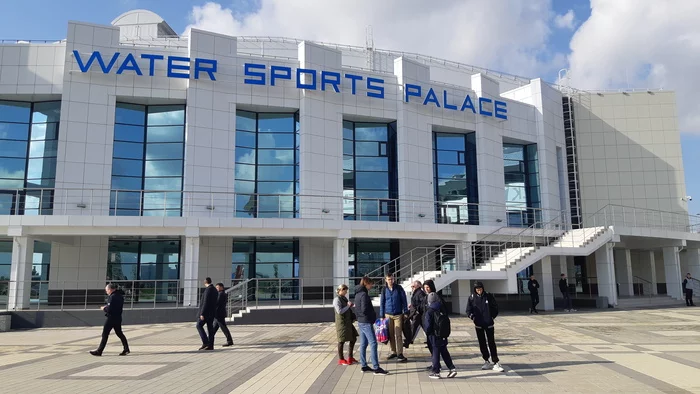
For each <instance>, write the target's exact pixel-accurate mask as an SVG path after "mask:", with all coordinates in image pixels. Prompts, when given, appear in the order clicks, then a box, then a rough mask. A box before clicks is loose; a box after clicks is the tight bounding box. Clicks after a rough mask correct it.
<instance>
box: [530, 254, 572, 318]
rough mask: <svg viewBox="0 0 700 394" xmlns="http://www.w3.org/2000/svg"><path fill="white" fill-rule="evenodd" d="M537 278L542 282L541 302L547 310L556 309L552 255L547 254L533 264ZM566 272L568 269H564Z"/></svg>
mask: <svg viewBox="0 0 700 394" xmlns="http://www.w3.org/2000/svg"><path fill="white" fill-rule="evenodd" d="M532 270H533V272H534V274H535V279H537V281H538V282H540V293H539V294H540V302H541V305H542V306H543V307H544V310H545V311H553V310H554V277H553V275H552V257H551V256H547V257H545V258H543V259H542V260H540V261H538V262H536V263H535V264H534V265H533V266H532ZM564 272H566V271H564ZM559 275H561V274H559ZM559 275H557V276H559Z"/></svg>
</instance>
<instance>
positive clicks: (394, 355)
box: [386, 353, 398, 360]
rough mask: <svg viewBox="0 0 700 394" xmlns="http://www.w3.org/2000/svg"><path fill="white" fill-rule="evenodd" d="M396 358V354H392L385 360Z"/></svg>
mask: <svg viewBox="0 0 700 394" xmlns="http://www.w3.org/2000/svg"><path fill="white" fill-rule="evenodd" d="M396 357H398V356H397V355H396V353H392V354H390V355H389V357H387V358H386V359H387V360H391V359H394V358H396Z"/></svg>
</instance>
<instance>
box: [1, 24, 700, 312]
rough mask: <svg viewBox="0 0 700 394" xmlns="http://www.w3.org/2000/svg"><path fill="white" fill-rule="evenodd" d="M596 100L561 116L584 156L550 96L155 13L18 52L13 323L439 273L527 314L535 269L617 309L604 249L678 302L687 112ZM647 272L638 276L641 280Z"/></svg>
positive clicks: (648, 96) (7, 211)
mask: <svg viewBox="0 0 700 394" xmlns="http://www.w3.org/2000/svg"><path fill="white" fill-rule="evenodd" d="M144 37H148V38H144ZM98 56H99V58H98ZM363 62H364V63H363ZM475 71H480V72H475ZM584 95H585V97H587V98H588V100H589V101H586V100H584V99H582V98H581V95H578V96H572V95H565V96H564V97H565V99H566V98H571V99H572V100H574V102H575V103H576V104H575V105H574V108H575V114H574V119H575V123H576V125H575V128H574V129H575V134H576V135H575V138H574V137H571V138H569V137H568V135H567V133H566V132H565V125H567V124H568V123H567V120H565V114H564V110H563V107H562V100H563V96H562V93H561V92H560V90H558V89H557V88H555V87H553V86H550V85H549V84H547V83H545V82H543V81H542V80H541V79H531V80H529V79H524V78H521V77H507V76H502V75H499V74H498V73H494V72H490V71H488V70H476V69H475V68H471V67H468V66H465V65H459V64H458V63H453V62H447V61H442V60H439V59H433V58H430V57H427V56H422V55H416V54H401V53H398V52H392V51H382V50H376V51H375V50H369V51H367V50H361V49H359V48H353V47H347V46H341V45H334V44H322V43H313V42H308V41H296V40H293V39H270V38H264V39H263V38H251V37H230V36H224V35H219V34H215V33H210V32H205V31H199V30H192V31H191V33H190V35H189V37H177V36H176V35H175V33H174V32H173V31H172V29H171V28H170V27H169V26H168V25H167V23H165V22H164V21H163V20H162V18H159V17H158V16H157V15H155V14H153V13H150V12H148V11H133V12H130V13H126V14H124V15H122V16H120V17H118V18H117V19H115V21H114V23H113V26H100V25H93V24H88V23H80V22H71V23H69V25H68V35H67V38H66V40H64V41H60V42H55V43H42V44H37V43H14V44H2V45H0V282H2V281H3V280H4V281H9V282H5V283H6V284H5V286H7V289H8V290H7V291H6V292H7V293H8V296H7V307H8V308H10V309H12V308H20V309H21V308H26V307H28V306H29V305H30V302H38V303H42V302H46V303H49V304H51V303H52V297H58V295H56V294H57V293H56V292H57V291H58V292H60V293H61V296H60V297H63V298H65V297H66V296H65V290H67V289H68V290H75V291H76V292H79V291H83V292H84V293H85V294H87V293H88V290H90V291H93V290H97V291H99V289H100V288H101V286H102V285H103V284H104V283H106V282H109V281H117V282H120V283H122V282H123V283H126V282H129V281H131V282H132V284H131V285H130V286H131V287H129V286H127V287H129V288H130V289H131V288H132V287H134V288H135V286H136V284H134V283H136V282H139V281H142V282H140V285H141V286H146V287H147V288H148V289H151V290H150V291H151V293H147V292H145V293H142V296H143V297H145V298H146V299H148V300H150V299H155V300H156V301H160V299H158V297H155V296H153V288H155V293H158V292H159V291H161V292H163V295H164V296H165V297H164V298H163V300H170V299H171V298H168V297H174V299H175V300H176V301H175V302H181V303H183V304H184V305H185V306H188V305H189V306H192V305H195V304H196V303H197V296H196V295H197V293H196V291H195V290H194V288H196V287H197V286H198V283H199V282H201V280H202V279H203V278H204V277H207V276H209V277H212V279H214V280H215V281H221V282H224V283H225V284H226V286H229V285H237V284H240V283H241V282H242V281H245V280H246V279H251V280H256V281H258V283H256V285H257V286H258V288H260V289H262V288H263V287H264V286H263V285H262V284H260V283H259V280H261V279H277V280H279V281H280V282H279V283H280V285H279V286H278V291H279V292H280V294H278V298H281V297H282V295H281V293H282V290H280V289H281V287H282V285H281V283H282V282H281V280H282V279H289V281H290V282H289V283H292V285H290V286H291V287H294V288H296V290H289V289H287V290H285V292H286V293H288V294H287V295H286V296H289V297H291V298H292V299H294V298H295V297H296V298H299V297H300V295H301V294H302V293H304V292H305V291H307V294H306V295H304V297H307V298H309V297H313V295H316V296H318V295H319V294H321V293H324V292H326V291H327V289H329V288H330V287H331V286H334V285H337V284H339V283H343V282H348V281H352V280H353V279H352V278H354V277H357V276H360V275H363V274H373V275H379V276H381V274H382V273H383V272H387V271H390V272H395V273H396V274H397V276H399V277H400V279H402V280H407V279H410V278H412V277H413V276H414V275H416V274H419V277H421V278H423V279H425V278H428V276H430V275H432V276H430V277H436V274H435V273H439V272H443V274H444V275H442V276H441V277H440V278H441V279H440V280H442V281H445V283H442V282H439V281H438V282H439V285H440V287H441V288H444V289H448V288H450V287H452V290H453V291H454V292H456V293H458V294H459V295H460V296H459V297H456V298H455V300H457V301H455V303H456V304H459V303H460V302H461V301H458V300H461V299H464V297H463V296H462V295H463V294H466V293H464V292H465V291H467V290H465V289H461V290H460V288H461V287H462V286H468V282H467V281H468V280H474V279H479V280H483V281H485V282H486V283H487V284H488V285H489V286H491V287H492V289H493V290H494V291H496V292H499V293H517V292H522V283H521V282H520V280H519V279H518V278H520V277H521V276H522V275H524V274H525V273H529V272H532V270H533V268H532V265H533V264H542V263H540V260H542V259H546V265H547V267H544V268H543V267H540V266H537V267H535V269H534V270H535V271H536V272H538V273H548V276H553V277H554V278H544V279H543V280H550V279H552V280H554V279H556V277H557V276H558V275H557V274H558V273H559V271H560V267H563V268H562V269H564V268H566V269H567V271H568V272H570V273H572V274H573V275H572V284H574V282H575V284H576V285H577V291H582V292H583V291H585V289H584V288H585V287H586V286H588V290H591V286H590V285H591V284H592V283H594V279H593V277H595V274H594V273H595V272H596V269H597V270H601V269H605V274H606V276H605V287H604V288H603V287H602V286H601V288H600V289H598V286H597V285H596V290H595V291H596V292H597V293H596V294H600V295H605V296H608V300H609V302H610V303H612V304H615V303H616V301H615V300H616V299H617V296H616V294H613V293H614V292H613V290H610V289H613V288H614V286H613V283H615V282H614V277H615V269H611V268H610V266H609V264H616V263H615V262H614V261H613V260H614V256H615V254H614V253H611V252H607V249H605V248H612V246H611V245H612V244H611V243H610V242H616V243H615V248H620V247H622V248H627V249H634V251H633V253H632V254H630V252H629V250H628V252H627V254H626V256H627V257H628V258H627V261H626V263H625V264H626V267H631V271H630V272H628V271H625V272H626V276H627V280H626V281H627V282H629V280H630V279H629V278H632V281H633V282H634V278H635V277H636V273H639V275H646V274H642V273H641V272H642V271H643V272H647V271H650V265H649V264H651V267H652V268H653V267H654V264H655V263H654V258H653V257H654V254H653V251H654V250H656V251H657V252H659V251H662V253H661V252H659V253H660V255H658V256H659V257H658V258H656V271H654V275H653V279H652V278H651V277H649V279H648V281H649V283H650V284H651V283H653V291H654V292H656V291H657V288H658V286H657V283H669V289H673V292H674V294H673V295H674V296H676V294H675V293H677V291H676V290H677V289H676V287H677V283H675V282H674V280H675V279H673V278H667V279H662V278H661V277H660V276H663V274H664V273H673V272H680V266H679V265H683V264H685V261H686V258H685V257H684V253H695V254H694V255H697V246H695V248H696V249H693V248H692V246H693V242H700V238H697V236H696V234H695V232H694V231H693V230H694V228H693V225H694V223H693V222H692V219H690V218H688V216H687V205H685V203H684V202H683V201H681V200H682V199H683V198H685V196H684V194H685V186H684V181H683V166H682V161H681V157H680V141H679V137H678V135H679V134H678V130H677V125H676V114H675V106H674V103H675V99H674V95H673V93H672V92H649V93H647V92H642V93H634V95H632V96H629V94H623V93H606V94H605V95H604V96H599V95H596V94H595V93H594V94H590V93H584ZM601 97H602V98H601ZM630 97H631V98H630ZM41 103H54V104H53V107H52V108H53V109H52V111H53V112H50V111H48V110H46V109H42V108H45V107H46V105H47V104H41ZM42 105H43V106H42ZM59 108H60V110H59ZM22 130H24V131H22ZM46 130H53V131H54V134H52V135H53V136H54V137H55V138H54V139H55V141H54V140H52V139H51V138H49V137H50V136H49V134H50V133H47V132H46ZM42 133H43V134H42ZM574 148H575V149H574ZM572 152H575V153H572ZM37 166H38V167H37ZM572 168H575V170H572ZM37 174H38V175H37ZM572 201H574V202H575V205H576V206H581V207H583V209H582V212H580V213H579V214H580V215H581V217H580V218H579V221H578V222H575V223H572V217H571V214H570V213H571V212H572V211H573V209H572V206H571V202H572ZM630 215H631V216H630ZM664 220H665V221H664ZM613 226H614V227H615V228H614V230H613ZM579 227H582V228H579ZM586 229H589V230H590V231H587V230H586ZM577 231H578V232H577ZM625 231H627V233H625ZM566 237H570V239H567V238H566ZM644 237H648V238H649V239H650V241H649V242H646V241H645V239H644ZM696 238H697V239H696ZM523 239H525V240H526V241H523ZM32 244H33V245H34V248H33V249H32V247H31V245H32ZM445 245H446V246H445ZM441 246H443V247H442V248H440V247H441ZM594 247H595V248H594ZM557 248H558V249H557ZM601 248H602V249H601ZM679 248H685V249H679ZM555 249H556V253H555V252H553V251H554V250H555ZM596 250H601V251H600V252H598V253H596ZM681 250H683V251H682V252H681ZM30 251H33V252H32V253H33V254H32V253H30ZM37 251H40V252H37ZM640 251H643V254H644V255H645V256H647V257H648V256H652V259H651V262H649V261H648V259H647V261H645V262H644V263H643V268H637V265H638V264H640V265H641V264H642V263H641V262H637V261H634V259H633V260H632V261H631V262H630V259H629V256H636V255H637V253H641V252H640ZM538 253H539V254H538ZM30 254H31V255H32V256H33V257H32V258H33V260H34V261H33V265H34V266H35V269H34V272H33V273H31V275H30V271H31V270H28V269H27V266H28V262H27V260H28V259H29V255H30ZM551 254H559V255H562V256H580V259H582V260H581V261H582V262H581V261H579V260H580V259H576V261H577V262H575V261H574V260H575V259H574V258H571V257H570V258H569V260H568V261H567V259H565V258H564V259H563V260H562V264H561V265H560V264H556V263H555V264H554V265H552V264H551V261H550V260H551V259H552V257H551V256H550V255H551ZM679 255H680V258H678V256H679ZM7 256H9V257H7ZM584 256H589V258H588V260H591V261H588V262H586V258H585V257H584ZM594 256H596V258H594ZM598 256H603V257H605V258H602V257H600V258H598ZM696 257H697V256H696ZM499 259H500V260H499ZM596 259H597V260H598V261H596ZM668 259H670V260H669V261H668V262H666V260H668ZM660 260H661V261H663V264H662V263H661V261H660ZM696 260H697V259H696ZM427 261H429V263H426V262H427ZM691 261H694V260H692V259H691ZM388 263H391V264H389V265H388V266H387V264H388ZM426 264H427V265H426ZM606 264H608V265H606ZM550 265H551V266H552V267H550ZM686 265H687V264H686ZM696 265H697V264H690V266H692V267H693V269H694V267H695V266H696ZM660 266H666V267H667V269H666V270H661V269H660V268H659V267H660ZM676 266H679V267H676ZM37 267H38V269H37ZM676 268H677V269H676ZM637 270H639V271H638V272H637ZM618 271H619V270H618ZM657 272H658V273H661V275H656V273H657ZM431 273H432V274H431ZM448 273H449V274H448ZM573 277H575V279H574V278H573ZM448 279H449V280H448ZM679 279H680V278H679ZM30 280H33V281H34V282H33V285H32V286H33V287H31V289H32V290H31V291H30V290H29V289H30V286H24V285H23V284H21V283H20V282H22V283H23V282H24V281H30ZM644 280H645V281H647V279H646V278H644ZM652 280H653V282H652ZM147 281H152V283H155V284H151V285H147V284H145V282H147ZM595 283H602V282H597V281H596V282H595ZM635 283H636V282H634V283H632V284H631V285H632V289H631V290H628V291H627V293H629V292H632V293H634V290H635V289H636V287H634V285H635ZM644 283H646V282H644ZM671 283H672V284H673V285H672V286H671V285H670V284H671ZM37 284H39V287H38V289H37V288H36V287H37V286H36V285H37ZM627 285H630V284H629V283H627ZM0 286H2V283H0ZM125 286H126V285H125ZM148 286H150V287H148ZM650 286H651V285H650ZM525 288H526V286H525ZM546 288H551V286H548V287H546ZM554 288H555V289H556V288H557V286H554ZM306 289H312V290H306ZM467 289H468V287H467ZM582 289H583V290H582ZM142 290H143V289H142ZM314 292H315V293H314ZM591 292H592V291H589V293H591ZM663 292H666V290H665V289H663ZM30 293H31V294H30ZM312 293H313V294H312ZM456 293H455V294H456ZM146 294H149V297H150V298H149V297H146ZM669 294H670V293H669ZM589 295H590V294H589ZM258 296H260V295H259V294H258ZM545 296H549V297H551V296H552V294H548V295H547V294H546V295H545ZM0 297H3V295H2V294H1V292H0ZM270 297H272V298H274V294H271V295H268V298H270ZM132 301H133V300H132ZM154 302H155V301H154ZM85 303H86V304H87V296H86V300H85ZM0 305H2V304H1V301H0ZM545 305H553V302H547V303H545ZM462 309H463V308H462ZM457 310H460V309H459V307H457Z"/></svg>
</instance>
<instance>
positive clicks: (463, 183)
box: [433, 133, 479, 225]
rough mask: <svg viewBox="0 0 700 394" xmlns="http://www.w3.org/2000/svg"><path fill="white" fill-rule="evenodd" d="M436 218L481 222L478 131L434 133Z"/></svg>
mask: <svg viewBox="0 0 700 394" xmlns="http://www.w3.org/2000/svg"><path fill="white" fill-rule="evenodd" d="M433 164H434V177H435V182H434V184H435V201H437V204H436V205H437V210H436V216H435V217H436V221H437V222H438V223H451V224H472V225H478V224H479V205H478V203H479V182H478V181H477V167H476V136H475V133H467V134H457V133H433Z"/></svg>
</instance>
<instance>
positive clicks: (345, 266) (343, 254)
mask: <svg viewBox="0 0 700 394" xmlns="http://www.w3.org/2000/svg"><path fill="white" fill-rule="evenodd" d="M349 243H350V240H349V239H348V238H336V239H334V240H333V286H334V287H338V286H339V285H341V284H343V283H345V284H346V285H348V286H350V283H349V277H348V275H349V268H350V259H349V250H348V248H349V246H348V244H349Z"/></svg>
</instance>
